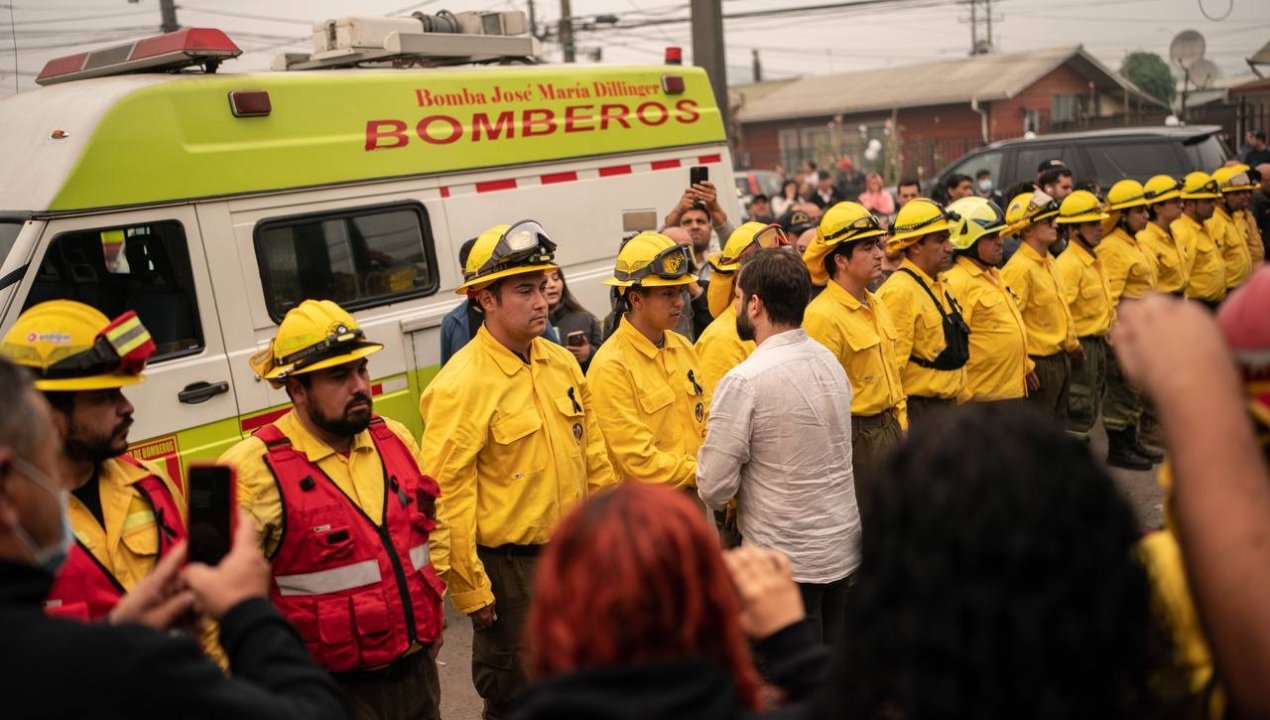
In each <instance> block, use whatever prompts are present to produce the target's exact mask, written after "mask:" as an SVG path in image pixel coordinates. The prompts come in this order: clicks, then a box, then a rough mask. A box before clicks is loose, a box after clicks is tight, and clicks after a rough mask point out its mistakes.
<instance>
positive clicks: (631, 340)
mask: <svg viewBox="0 0 1270 720" xmlns="http://www.w3.org/2000/svg"><path fill="white" fill-rule="evenodd" d="M613 335H614V337H617V338H620V339H621V341H622V342H624V343H626V344H627V345H630V346H631V347H633V348H635V349H636V350H638V351H639V352H640V354H641V355H643V356H644V357H646V358H648V359H649V360H652V359H653V358H655V357H657V353H658V352H660V351H661V350H662V348H659V347H657V346H656V345H654V344H653V342H652V341H651V340H649V339H648V338H647V337H645V336H644V333H642V332H640V331H639V330H638V329H637V328H636V327H635V326H634V325H632V324H631V321H630V320H628V319H627V318H626V314H625V313H623V314H622V319H621V320H620V321H619V322H618V324H617V332H615V333H613ZM664 337H665V340H663V341H662V345H663V346H664V347H665V349H666V350H670V349H672V348H671V342H670V331H667V332H666V334H665V336H664Z"/></svg>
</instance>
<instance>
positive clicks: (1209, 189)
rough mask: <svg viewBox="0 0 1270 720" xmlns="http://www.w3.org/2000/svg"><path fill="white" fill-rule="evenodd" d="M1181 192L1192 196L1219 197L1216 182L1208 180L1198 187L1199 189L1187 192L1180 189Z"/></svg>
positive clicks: (1184, 189)
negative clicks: (1214, 195)
mask: <svg viewBox="0 0 1270 720" xmlns="http://www.w3.org/2000/svg"><path fill="white" fill-rule="evenodd" d="M1182 192H1184V193H1190V194H1194V193H1213V194H1216V195H1221V186H1220V185H1218V184H1217V181H1216V180H1209V181H1208V182H1206V183H1204V184H1203V185H1200V186H1199V187H1197V188H1193V189H1191V190H1187V189H1186V188H1182Z"/></svg>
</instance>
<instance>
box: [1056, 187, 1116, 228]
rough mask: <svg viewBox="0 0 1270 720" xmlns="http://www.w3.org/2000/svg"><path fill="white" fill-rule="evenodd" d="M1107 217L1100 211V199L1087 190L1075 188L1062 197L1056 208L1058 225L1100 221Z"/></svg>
mask: <svg viewBox="0 0 1270 720" xmlns="http://www.w3.org/2000/svg"><path fill="white" fill-rule="evenodd" d="M1106 219H1107V214H1106V213H1104V212H1103V211H1102V201H1101V200H1099V199H1098V196H1097V195H1095V194H1093V193H1091V192H1089V191H1088V190H1076V191H1075V192H1073V193H1072V194H1071V195H1068V196H1067V197H1065V198H1063V204H1062V205H1060V206H1059V208H1058V224H1059V225H1078V224H1080V223H1087V222H1101V221H1103V220H1106Z"/></svg>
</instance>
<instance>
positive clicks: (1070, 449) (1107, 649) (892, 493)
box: [831, 403, 1264, 719]
mask: <svg viewBox="0 0 1270 720" xmlns="http://www.w3.org/2000/svg"><path fill="white" fill-rule="evenodd" d="M968 446H971V447H974V448H975V449H974V450H973V451H971V454H970V455H969V456H968V455H967V447H968ZM883 471H884V473H885V477H886V478H887V482H885V483H881V484H880V485H878V486H877V488H876V491H875V495H874V499H873V504H872V506H871V512H870V515H869V516H868V518H867V519H868V522H867V523H866V524H865V526H864V540H863V551H864V558H863V562H862V564H861V567H860V571H859V574H858V579H857V583H856V587H855V591H854V594H853V596H852V602H851V604H850V605H849V606H848V610H847V618H848V619H847V637H848V638H850V642H849V643H847V645H846V657H845V667H844V668H843V669H842V671H841V672H840V673H839V674H837V675H836V676H835V677H834V678H832V685H831V686H832V687H833V688H834V689H835V691H836V695H837V697H836V698H834V700H836V702H833V703H832V707H833V708H834V710H835V716H837V717H859V718H882V717H885V718H955V717H975V718H1002V719H1004V718H1024V717H1031V718H1040V717H1051V718H1075V717H1099V718H1104V717H1105V718H1147V717H1169V716H1170V715H1169V714H1167V713H1166V712H1163V711H1162V710H1163V709H1162V708H1160V707H1158V705H1157V703H1156V702H1155V701H1154V700H1155V698H1154V696H1153V692H1154V691H1155V690H1157V688H1156V687H1154V686H1153V685H1152V684H1151V683H1150V681H1151V680H1152V679H1154V677H1153V676H1152V671H1154V670H1157V669H1160V668H1167V666H1168V665H1169V663H1170V661H1171V657H1170V653H1169V651H1170V650H1171V648H1170V645H1169V641H1168V636H1167V633H1165V632H1164V630H1163V628H1162V627H1161V625H1160V624H1159V623H1158V622H1157V621H1156V619H1155V616H1154V612H1153V609H1152V606H1151V598H1150V589H1149V584H1148V580H1147V576H1146V573H1145V571H1144V569H1143V567H1142V565H1141V564H1140V563H1139V562H1138V560H1137V559H1136V558H1135V556H1134V553H1133V550H1134V546H1135V542H1136V540H1137V538H1138V535H1139V530H1138V526H1137V520H1136V519H1135V517H1134V515H1133V511H1132V509H1131V508H1130V507H1129V505H1128V504H1127V503H1126V502H1125V500H1124V499H1123V498H1122V497H1121V496H1120V495H1119V493H1118V492H1117V490H1116V486H1115V484H1114V482H1113V481H1112V479H1111V478H1110V477H1108V476H1107V474H1106V473H1105V471H1103V470H1102V469H1101V468H1100V467H1099V466H1098V465H1097V464H1096V463H1095V462H1094V460H1093V458H1092V457H1091V456H1090V454H1089V453H1088V451H1087V450H1085V448H1084V447H1083V446H1081V445H1079V444H1077V443H1074V442H1073V441H1071V440H1070V439H1068V438H1066V437H1064V435H1063V433H1062V431H1061V429H1060V428H1057V427H1055V426H1054V425H1053V424H1052V423H1049V422H1046V421H1045V420H1044V419H1042V418H1041V417H1040V416H1037V415H1035V414H1034V413H1033V412H1032V411H1030V410H1029V409H1028V408H1026V407H1019V406H1017V405H1006V406H1000V405H995V404H978V403H976V404H973V405H968V406H963V407H961V408H958V409H957V410H956V411H954V412H953V413H951V414H950V415H949V416H947V418H946V420H945V421H943V422H932V423H928V424H926V425H919V426H917V427H916V428H915V429H914V430H913V432H912V433H911V434H910V435H909V437H908V439H907V440H906V441H905V442H904V444H903V445H902V446H901V447H900V448H899V450H898V451H897V452H896V453H894V454H892V455H891V456H890V458H889V459H888V461H887V462H886V464H885V466H884V469H883ZM970 518H973V520H968V519H970ZM1263 607H1264V604H1263ZM1155 677H1159V676H1155ZM1165 679H1166V680H1169V679H1176V678H1171V677H1169V676H1167V675H1166V676H1165Z"/></svg>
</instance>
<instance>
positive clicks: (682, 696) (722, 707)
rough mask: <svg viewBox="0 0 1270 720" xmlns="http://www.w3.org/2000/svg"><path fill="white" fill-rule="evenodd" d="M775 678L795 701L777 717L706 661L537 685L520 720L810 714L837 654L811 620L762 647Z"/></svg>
mask: <svg viewBox="0 0 1270 720" xmlns="http://www.w3.org/2000/svg"><path fill="white" fill-rule="evenodd" d="M756 649H757V651H758V654H759V656H760V657H762V658H763V659H764V660H765V663H764V664H765V665H766V672H765V673H764V674H765V675H766V677H767V678H768V680H769V681H770V682H771V683H773V684H774V685H776V686H777V687H779V688H780V689H781V690H783V691H784V693H785V696H786V698H787V704H786V706H785V707H784V708H782V709H780V710H776V711H773V712H770V713H756V712H751V711H747V710H744V709H742V708H741V707H740V705H739V703H738V700H737V695H736V686H735V684H734V683H733V681H732V678H731V677H730V676H729V675H728V674H727V672H726V671H725V670H724V669H723V668H721V667H719V665H718V664H717V663H716V662H713V661H711V660H706V659H704V658H688V659H683V660H669V661H665V662H659V663H648V664H643V665H625V666H619V667H611V668H602V669H594V670H584V671H581V672H577V673H571V674H568V675H561V676H559V677H554V678H550V679H547V680H544V681H542V682H540V683H537V684H535V685H534V686H532V687H531V688H530V689H529V691H528V692H527V693H526V694H525V696H524V697H523V698H522V702H521V704H520V708H519V710H518V711H517V713H516V715H515V720H653V719H654V718H655V719H656V720H749V719H751V718H754V719H758V718H764V719H766V720H772V719H775V718H782V719H784V718H788V719H789V720H796V719H797V720H801V719H802V718H807V717H810V710H809V709H808V708H807V706H808V705H809V704H810V700H811V698H812V696H813V695H815V694H816V693H817V692H818V691H819V690H820V689H821V688H822V685H823V684H824V682H823V679H824V677H825V676H826V673H827V671H828V668H827V666H828V656H829V653H828V651H826V650H825V649H824V648H823V647H822V646H820V645H818V644H817V643H816V642H815V641H814V640H813V639H812V636H811V633H810V630H809V629H808V627H807V625H806V623H805V622H804V623H798V624H795V625H791V626H790V627H788V628H785V629H784V630H781V631H780V632H778V633H776V634H775V635H773V636H772V637H770V638H767V639H766V640H764V641H763V642H761V643H759V645H758V647H757V648H756Z"/></svg>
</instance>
